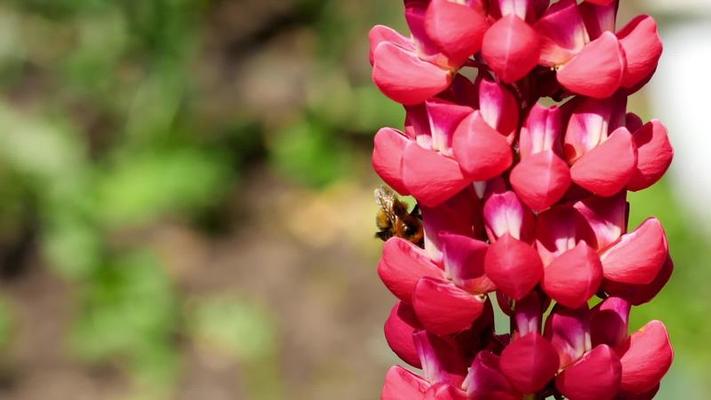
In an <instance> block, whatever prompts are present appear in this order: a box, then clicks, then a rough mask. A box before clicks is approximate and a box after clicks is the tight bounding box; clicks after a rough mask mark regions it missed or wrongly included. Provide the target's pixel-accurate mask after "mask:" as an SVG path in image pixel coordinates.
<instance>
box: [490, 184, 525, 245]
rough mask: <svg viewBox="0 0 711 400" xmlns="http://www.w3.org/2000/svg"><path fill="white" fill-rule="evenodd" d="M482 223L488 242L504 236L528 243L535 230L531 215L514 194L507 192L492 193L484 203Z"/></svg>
mask: <svg viewBox="0 0 711 400" xmlns="http://www.w3.org/2000/svg"><path fill="white" fill-rule="evenodd" d="M483 214H484V223H485V224H486V233H487V235H488V236H489V240H490V241H492V242H494V241H496V239H498V238H500V237H501V236H504V235H506V234H509V235H511V236H512V237H513V238H514V239H518V240H523V241H524V242H528V241H529V240H530V239H531V235H532V233H533V229H534V228H535V219H534V217H533V213H531V211H530V210H529V209H528V208H526V206H524V205H523V204H522V203H521V201H520V200H519V199H518V196H516V193H514V192H511V191H508V192H503V193H492V194H491V195H489V198H487V199H486V202H485V203H484V210H483Z"/></svg>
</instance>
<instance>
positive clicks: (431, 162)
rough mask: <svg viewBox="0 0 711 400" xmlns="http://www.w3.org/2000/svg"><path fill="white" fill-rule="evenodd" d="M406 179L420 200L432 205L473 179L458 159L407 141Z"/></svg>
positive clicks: (404, 172)
mask: <svg viewBox="0 0 711 400" xmlns="http://www.w3.org/2000/svg"><path fill="white" fill-rule="evenodd" d="M402 180H403V183H404V184H405V187H406V188H407V191H408V192H410V194H412V195H413V196H414V197H415V198H416V199H417V201H418V202H420V203H422V204H424V205H427V206H430V207H434V206H436V205H438V204H440V203H442V202H444V201H445V200H447V199H449V198H451V197H452V196H454V195H455V194H457V193H459V192H460V191H461V190H462V189H464V187H465V186H467V185H468V184H469V183H470V182H471V179H469V178H467V177H465V176H464V174H463V173H462V170H461V169H460V168H459V164H458V163H457V162H456V161H455V160H453V159H451V158H449V157H446V156H443V155H441V154H439V153H437V152H435V151H432V150H427V149H423V148H422V147H420V145H418V144H416V143H413V142H409V143H408V144H407V146H406V147H405V151H404V153H403V156H402Z"/></svg>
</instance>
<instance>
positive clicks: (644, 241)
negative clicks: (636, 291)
mask: <svg viewBox="0 0 711 400" xmlns="http://www.w3.org/2000/svg"><path fill="white" fill-rule="evenodd" d="M668 255H669V247H668V245H667V238H666V236H665V234H664V228H662V224H661V223H660V222H659V220H658V219H656V218H649V219H647V220H645V221H644V222H642V224H641V225H640V226H639V227H638V228H637V229H635V230H634V231H633V232H630V233H627V234H625V235H622V237H621V238H620V240H619V241H618V242H617V243H615V244H614V245H612V246H611V247H609V248H608V249H607V250H605V251H603V252H602V253H601V254H600V260H601V261H602V270H603V273H604V275H605V278H606V279H609V280H611V281H614V282H619V283H629V284H634V285H645V284H649V283H651V282H652V281H654V278H655V277H656V276H657V275H658V274H659V271H660V270H661V269H662V266H663V265H664V262H666V260H667V256H668Z"/></svg>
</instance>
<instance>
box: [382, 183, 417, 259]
mask: <svg viewBox="0 0 711 400" xmlns="http://www.w3.org/2000/svg"><path fill="white" fill-rule="evenodd" d="M375 203H376V204H377V205H378V207H379V209H378V213H377V214H376V216H375V225H376V226H377V227H378V232H376V233H375V237H377V238H379V239H380V240H382V241H386V240H388V239H390V238H391V237H393V236H397V237H401V238H403V239H407V240H409V241H410V242H412V243H414V244H416V245H418V246H420V247H423V246H424V239H425V234H424V231H423V229H422V216H421V215H420V208H419V206H418V205H415V207H413V208H412V211H410V212H408V211H407V204H405V203H404V202H402V201H400V199H399V198H398V197H397V195H396V194H395V192H393V191H392V190H391V189H390V188H388V187H385V186H381V187H379V188H378V189H375Z"/></svg>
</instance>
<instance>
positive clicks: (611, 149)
mask: <svg viewBox="0 0 711 400" xmlns="http://www.w3.org/2000/svg"><path fill="white" fill-rule="evenodd" d="M636 164H637V151H636V149H635V146H634V143H633V141H632V135H630V133H629V131H627V129H626V128H619V129H617V130H615V132H612V134H611V135H610V137H609V138H608V139H607V140H606V141H605V142H604V143H602V144H601V145H599V146H597V147H596V148H594V149H593V150H592V151H590V152H589V153H586V154H585V155H584V156H582V157H581V158H580V159H579V160H578V161H576V162H575V164H574V165H573V166H572V167H571V168H570V175H571V177H572V178H573V182H575V183H577V184H578V185H580V186H581V187H583V188H584V189H587V190H589V191H590V192H592V193H594V194H596V195H598V196H605V197H609V196H612V195H614V194H616V193H618V192H620V191H621V190H622V189H623V188H624V187H625V185H626V184H627V182H629V180H630V179H631V178H632V176H633V175H634V173H635V165H636Z"/></svg>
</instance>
